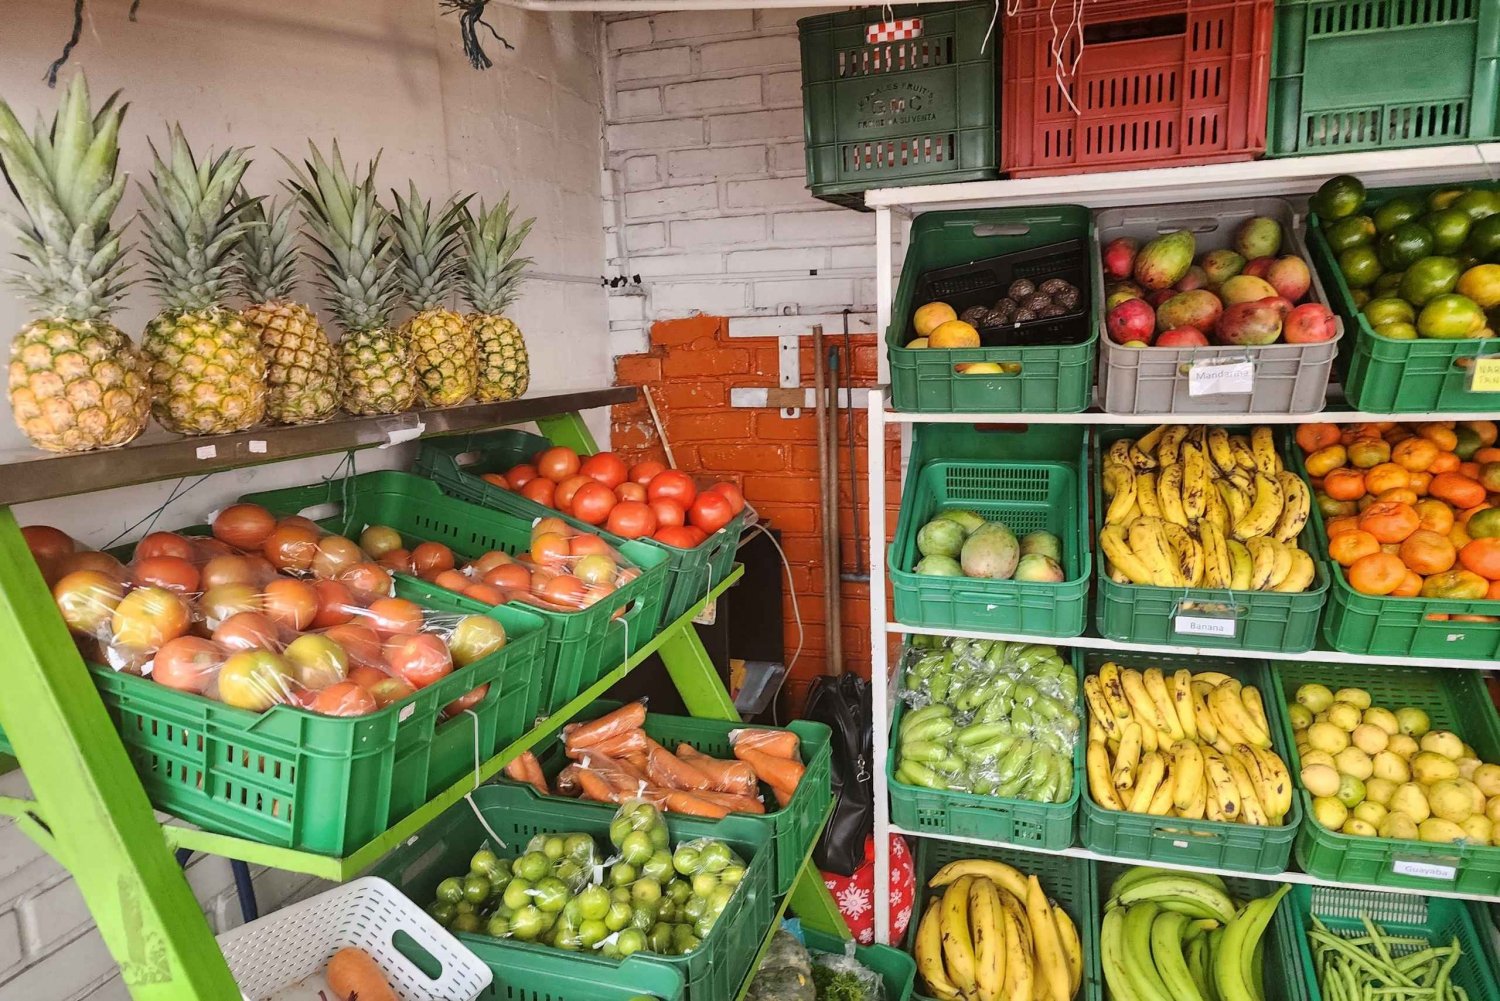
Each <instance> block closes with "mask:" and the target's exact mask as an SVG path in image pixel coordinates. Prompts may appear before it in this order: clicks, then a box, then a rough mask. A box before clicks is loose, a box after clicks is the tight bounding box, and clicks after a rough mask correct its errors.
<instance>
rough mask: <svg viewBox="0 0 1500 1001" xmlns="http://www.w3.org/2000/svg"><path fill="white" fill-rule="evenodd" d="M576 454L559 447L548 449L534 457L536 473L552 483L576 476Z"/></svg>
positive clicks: (577, 464) (569, 449) (577, 463)
mask: <svg viewBox="0 0 1500 1001" xmlns="http://www.w3.org/2000/svg"><path fill="white" fill-rule="evenodd" d="M580 465H581V463H580V462H579V461H578V453H577V452H575V451H573V450H572V449H571V448H563V447H562V446H561V445H559V446H556V447H554V448H549V449H547V450H546V451H544V452H542V453H541V454H540V455H538V456H537V457H536V471H537V472H538V473H539V474H541V475H542V476H545V477H547V479H549V480H551V481H552V482H553V483H561V482H562V481H563V480H566V479H567V478H568V477H569V476H577V475H578V467H579V466H580Z"/></svg>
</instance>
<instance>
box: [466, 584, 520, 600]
mask: <svg viewBox="0 0 1500 1001" xmlns="http://www.w3.org/2000/svg"><path fill="white" fill-rule="evenodd" d="M463 593H464V595H465V596H466V597H470V598H473V599H474V600H475V601H482V602H484V603H485V604H486V605H503V604H505V603H506V602H507V601H509V600H510V599H509V598H508V597H506V594H505V591H504V589H502V588H498V587H496V586H495V585H493V584H486V583H484V582H483V581H475V582H474V583H472V584H470V585H469V586H468V587H466V588H464V591H463Z"/></svg>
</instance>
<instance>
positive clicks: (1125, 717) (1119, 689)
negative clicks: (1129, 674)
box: [1099, 660, 1134, 736]
mask: <svg viewBox="0 0 1500 1001" xmlns="http://www.w3.org/2000/svg"><path fill="white" fill-rule="evenodd" d="M1099 688H1100V690H1101V691H1103V692H1104V701H1105V702H1108V703H1109V708H1110V710H1111V711H1112V712H1113V713H1114V717H1115V725H1116V728H1117V729H1118V730H1119V731H1120V733H1121V735H1122V736H1123V734H1124V732H1125V727H1126V725H1127V724H1129V723H1130V721H1131V720H1132V719H1133V718H1134V714H1133V713H1132V712H1131V711H1130V701H1129V700H1128V699H1127V698H1126V697H1125V688H1124V685H1123V683H1122V682H1121V680H1120V667H1119V665H1118V664H1116V663H1115V662H1114V661H1112V660H1111V661H1106V662H1105V663H1104V664H1103V665H1101V666H1100V668H1099Z"/></svg>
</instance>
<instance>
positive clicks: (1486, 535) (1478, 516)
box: [1464, 507, 1500, 539]
mask: <svg viewBox="0 0 1500 1001" xmlns="http://www.w3.org/2000/svg"><path fill="white" fill-rule="evenodd" d="M1464 531H1465V532H1468V533H1469V535H1470V536H1471V537H1472V538H1475V539H1493V538H1496V537H1500V508H1493V507H1486V508H1480V509H1479V510H1475V511H1465V512H1464Z"/></svg>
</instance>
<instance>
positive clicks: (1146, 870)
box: [1106, 865, 1229, 907]
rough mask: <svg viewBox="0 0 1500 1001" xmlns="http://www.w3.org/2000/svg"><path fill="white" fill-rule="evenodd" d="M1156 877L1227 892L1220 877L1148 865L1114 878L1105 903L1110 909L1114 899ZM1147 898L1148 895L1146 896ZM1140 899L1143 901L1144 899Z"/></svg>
mask: <svg viewBox="0 0 1500 1001" xmlns="http://www.w3.org/2000/svg"><path fill="white" fill-rule="evenodd" d="M1158 876H1170V877H1172V878H1174V879H1178V878H1182V879H1196V880H1197V881H1198V882H1200V883H1207V884H1208V885H1209V886H1215V887H1218V888H1219V889H1220V890H1223V891H1224V892H1225V893H1228V892H1229V884H1227V883H1225V882H1224V878H1223V877H1222V876H1215V875H1214V874H1213V873H1211V872H1179V871H1177V870H1174V869H1157V868H1155V867H1154V866H1149V865H1137V866H1132V867H1130V868H1129V869H1126V870H1125V871H1124V872H1122V873H1120V875H1118V876H1116V877H1115V881H1114V882H1113V883H1111V884H1110V886H1109V894H1108V897H1107V898H1106V899H1107V902H1108V904H1109V906H1110V907H1114V906H1115V904H1116V898H1118V897H1122V896H1124V895H1125V894H1126V893H1128V892H1129V891H1130V890H1132V889H1134V888H1135V887H1136V886H1138V885H1139V884H1141V883H1148V882H1151V881H1152V880H1154V879H1156V878H1157V877H1158ZM1147 896H1149V894H1147ZM1140 899H1145V898H1144V897H1142V898H1140Z"/></svg>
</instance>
